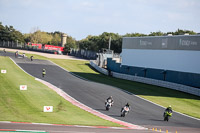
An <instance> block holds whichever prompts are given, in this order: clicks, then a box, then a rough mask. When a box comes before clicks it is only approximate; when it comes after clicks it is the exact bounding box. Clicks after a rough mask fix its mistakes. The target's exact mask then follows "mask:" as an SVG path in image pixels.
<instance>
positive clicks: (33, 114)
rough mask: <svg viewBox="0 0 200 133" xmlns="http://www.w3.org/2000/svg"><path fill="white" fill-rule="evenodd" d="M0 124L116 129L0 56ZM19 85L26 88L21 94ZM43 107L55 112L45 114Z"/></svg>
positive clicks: (108, 122) (113, 124)
mask: <svg viewBox="0 0 200 133" xmlns="http://www.w3.org/2000/svg"><path fill="white" fill-rule="evenodd" d="M0 69H6V70H7V73H6V74H2V73H0V121H17V122H35V123H52V124H68V125H90V126H114V127H119V126H120V125H119V124H116V123H113V122H110V121H107V120H104V119H102V118H99V117H97V116H95V115H93V114H91V113H88V112H86V111H84V110H82V109H80V108H78V107H76V106H74V105H72V104H71V103H70V102H68V101H66V100H65V99H63V98H62V97H60V96H59V95H58V94H57V93H56V92H54V91H53V90H51V89H50V88H48V87H47V86H45V85H43V84H42V83H40V82H39V81H36V80H35V79H34V78H33V77H31V76H29V75H28V74H26V73H24V72H23V71H22V70H21V69H20V68H18V67H17V66H16V65H15V64H14V63H13V62H12V61H11V60H10V59H9V58H8V57H2V56H0ZM20 85H27V88H28V89H27V90H26V91H20ZM43 106H53V110H54V111H53V112H52V113H45V112H43Z"/></svg>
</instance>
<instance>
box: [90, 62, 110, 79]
mask: <svg viewBox="0 0 200 133" xmlns="http://www.w3.org/2000/svg"><path fill="white" fill-rule="evenodd" d="M90 65H91V66H92V67H93V68H95V69H96V70H97V71H99V72H100V73H103V74H105V75H108V70H106V69H103V68H101V67H99V66H98V65H97V64H96V63H95V60H91V61H90Z"/></svg>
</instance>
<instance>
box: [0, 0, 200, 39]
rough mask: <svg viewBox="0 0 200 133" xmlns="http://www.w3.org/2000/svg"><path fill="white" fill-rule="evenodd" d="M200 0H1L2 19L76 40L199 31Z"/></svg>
mask: <svg viewBox="0 0 200 133" xmlns="http://www.w3.org/2000/svg"><path fill="white" fill-rule="evenodd" d="M199 15H200V0H0V21H1V22H2V23H3V25H12V26H14V28H15V29H17V30H19V31H20V32H22V33H30V32H33V31H35V30H36V29H40V30H42V31H46V32H54V31H61V32H64V33H67V34H68V35H70V36H72V37H74V38H75V39H76V40H81V39H83V38H86V37H87V36H88V35H100V34H102V33H103V32H114V33H118V34H120V35H124V34H126V33H135V32H139V33H144V34H149V33H150V32H156V31H162V32H168V31H176V30H177V29H178V28H179V29H185V30H193V31H195V32H198V33H199V32H200V17H199Z"/></svg>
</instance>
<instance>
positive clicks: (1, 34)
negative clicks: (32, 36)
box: [0, 22, 24, 42]
mask: <svg viewBox="0 0 200 133" xmlns="http://www.w3.org/2000/svg"><path fill="white" fill-rule="evenodd" d="M0 40H1V41H3V40H4V41H13V42H17V41H18V42H24V36H23V34H22V33H21V32H19V31H17V30H15V29H14V28H13V26H7V25H6V26H5V27H4V26H3V25H2V23H1V22H0Z"/></svg>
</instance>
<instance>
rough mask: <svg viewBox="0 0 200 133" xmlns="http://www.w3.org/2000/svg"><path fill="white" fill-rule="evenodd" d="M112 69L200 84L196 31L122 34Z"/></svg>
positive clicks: (198, 48) (185, 83) (194, 84)
mask: <svg viewBox="0 0 200 133" xmlns="http://www.w3.org/2000/svg"><path fill="white" fill-rule="evenodd" d="M121 56H122V62H121V63H116V62H115V61H113V60H111V59H109V60H108V69H110V70H111V71H114V72H119V73H126V74H130V75H135V76H141V77H146V78H153V79H158V80H165V81H169V82H174V83H178V84H184V85H188V86H192V87H197V88H200V35H178V36H148V37H124V38H123V40H122V53H121Z"/></svg>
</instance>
